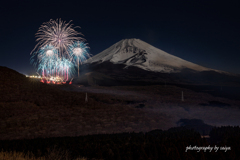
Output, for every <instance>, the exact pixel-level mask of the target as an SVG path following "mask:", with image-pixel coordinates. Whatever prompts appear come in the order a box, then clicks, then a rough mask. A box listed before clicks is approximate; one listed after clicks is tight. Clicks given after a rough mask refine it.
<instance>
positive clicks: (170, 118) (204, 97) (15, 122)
mask: <svg viewBox="0 0 240 160" xmlns="http://www.w3.org/2000/svg"><path fill="white" fill-rule="evenodd" d="M0 74H1V76H2V77H4V78H1V79H0V140H16V139H19V141H14V142H13V141H12V142H6V141H1V143H0V144H1V145H2V148H5V149H7V150H16V151H21V150H20V149H19V148H24V151H27V150H29V151H31V152H34V153H36V152H35V151H34V150H31V148H32V146H36V145H38V146H42V148H40V149H39V156H42V154H40V152H43V153H45V151H44V150H45V149H47V148H49V147H50V148H51V147H53V146H54V145H56V146H57V147H58V148H62V149H64V150H65V149H68V150H71V148H73V150H74V151H72V150H71V152H74V154H73V156H75V158H76V156H77V155H75V152H79V153H81V154H79V155H80V156H85V157H89V158H104V159H134V157H135V156H136V154H138V152H141V153H144V152H145V153H146V155H145V158H144V155H141V154H140V156H139V157H138V158H135V159H141V158H140V157H142V159H146V157H147V158H150V159H154V157H155V159H158V158H157V157H161V155H165V157H169V156H170V157H171V156H172V154H171V153H174V155H176V157H177V159H179V157H180V158H181V159H194V157H198V156H199V155H201V156H200V157H202V156H203V157H204V156H205V157H206V155H205V153H204V152H202V151H201V152H200V153H198V152H191V154H193V155H191V154H189V157H184V154H183V153H182V152H184V151H185V147H186V146H187V145H198V146H201V145H204V146H205V145H207V144H210V142H207V141H205V140H203V139H201V137H200V135H209V134H210V131H211V130H212V127H214V126H222V125H224V126H226V125H232V126H234V125H238V126H239V123H240V109H239V106H240V101H238V100H236V99H229V98H228V97H224V96H222V97H219V96H215V95H211V94H210V93H205V92H200V91H196V90H193V89H190V88H186V87H182V86H175V85H151V86H118V87H117V86H115V87H101V86H95V87H93V86H90V87H84V86H80V85H72V86H66V85H65V86H56V85H54V86H53V85H46V84H42V83H40V82H38V81H36V80H33V79H29V78H26V77H25V76H24V75H21V74H19V73H17V72H16V71H13V70H11V69H8V68H5V67H1V68H0ZM182 92H183V94H184V101H182V100H181V95H182ZM86 93H87V98H88V100H87V102H86ZM178 126H185V127H186V128H193V129H194V130H195V131H198V133H195V132H192V131H184V134H182V133H180V132H174V134H172V133H171V132H161V134H160V135H157V136H155V137H154V136H152V137H151V138H152V139H151V138H149V137H148V136H147V135H148V134H146V133H147V132H149V131H152V130H155V129H162V130H167V129H170V128H171V127H178ZM124 132H125V133H128V132H135V133H138V132H143V133H141V134H140V133H139V134H133V135H134V136H132V135H131V136H130V135H128V136H130V137H133V138H130V139H135V138H134V137H136V139H138V138H140V139H139V140H136V141H138V142H136V146H134V145H135V142H134V141H131V140H130V139H129V138H128V139H129V140H127V141H126V142H125V140H119V141H120V142H118V138H117V137H121V136H120V135H121V134H119V136H118V134H115V135H102V136H105V138H103V137H101V135H96V134H112V133H124ZM162 133H164V134H162ZM88 134H89V135H96V136H89V137H88V138H90V139H91V140H89V139H88V138H86V137H85V138H83V137H82V138H81V137H78V136H84V135H88ZM165 134H166V135H165ZM188 134H190V135H191V136H194V138H189V141H188V140H186V139H187V138H186V137H185V138H184V136H185V135H188ZM180 135H183V137H182V136H180ZM66 136H67V137H69V138H58V139H57V140H56V141H54V140H53V139H54V138H53V137H66ZM159 136H160V138H158V137H159ZM168 136H170V137H169V138H167V137H168ZM176 136H177V137H178V136H179V137H178V138H176ZM191 136H190V137H191ZM70 137H72V139H71V138H70ZM74 137H75V138H76V139H74ZM96 137H98V138H99V140H98V138H96ZM107 137H109V139H108V138H107ZM123 137H124V136H123ZM137 137H138V138H137ZM39 138H44V139H39ZM45 138H50V139H45ZM211 138H213V137H211ZM22 139H35V140H32V142H30V141H28V140H22ZM66 139H68V140H70V141H69V142H68V141H66V142H61V141H65V140H66ZM79 139H82V140H79ZM83 139H85V140H83ZM101 139H102V141H101ZM120 139H121V138H120ZM143 139H145V140H143ZM149 139H151V140H149ZM21 140H22V141H21ZM95 140H96V141H101V142H95ZM222 140H223V139H221V138H220V139H219V140H218V141H216V143H217V142H218V143H221V145H223V144H224V145H225V144H226V145H231V146H232V147H233V148H234V147H235V142H234V144H232V139H231V138H230V139H227V140H225V141H224V142H222ZM236 140H237V138H236ZM33 141H34V142H33ZM72 141H76V143H73V142H72ZM148 141H149V143H148ZM150 141H151V142H150ZM171 141H172V142H171ZM178 141H179V142H180V141H181V143H179V144H181V146H178V144H177V143H178ZM40 142H41V143H40ZM140 142H141V143H140ZM170 142H171V143H170ZM225 142H227V143H225ZM45 143H46V145H45ZM118 143H121V145H118ZM142 143H143V144H142ZM214 143H215V142H214ZM214 143H211V144H214ZM8 144H9V145H8ZM10 144H11V145H10ZM79 144H81V145H83V146H78V145H79ZM129 145H130V146H129ZM158 145H159V146H158ZM14 146H15V147H14ZM113 146H115V149H114V147H113ZM153 146H155V148H156V149H154V148H151V147H153ZM163 146H164V148H165V149H163ZM118 147H119V148H118ZM148 147H150V148H148ZM11 148H12V149H11ZM33 148H34V147H33ZM74 148H75V149H74ZM109 148H110V149H111V150H112V152H113V153H114V154H111V151H110V150H109ZM116 148H118V149H116ZM5 149H4V150H5ZM84 149H85V150H88V152H87V154H84V153H85V150H84ZM134 150H136V153H134V154H133V151H134ZM142 150H144V152H143V151H142ZM147 150H151V151H152V150H155V151H153V152H152V153H151V151H147ZM159 150H161V151H159ZM83 151H84V152H83ZM137 151H138V152H137ZM21 152H22V151H21ZM128 152H129V153H128ZM158 152H160V153H162V152H163V153H165V154H158V156H154V155H153V154H156V153H158ZM189 153H190V152H189ZM236 153H238V152H236V148H235V149H232V151H227V153H226V154H225V153H224V152H221V153H220V152H219V155H225V157H228V156H233V157H234V156H235V158H236V156H237V154H236ZM106 155H108V156H107V157H106ZM110 155H111V156H110ZM118 155H120V156H118ZM130 155H131V156H130ZM187 155H188V154H187ZM217 155H218V154H217ZM219 155H218V156H219ZM109 156H110V158H109ZM191 156H192V158H191ZM209 156H210V155H209ZM117 157H118V158H117ZM131 157H132V158H131ZM176 157H172V158H176ZM210 157H211V156H210ZM219 157H220V158H221V156H219Z"/></svg>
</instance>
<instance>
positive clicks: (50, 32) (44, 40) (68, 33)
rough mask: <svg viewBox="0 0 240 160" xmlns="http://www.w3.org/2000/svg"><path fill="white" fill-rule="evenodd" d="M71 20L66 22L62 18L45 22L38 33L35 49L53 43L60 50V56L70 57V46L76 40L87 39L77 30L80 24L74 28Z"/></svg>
mask: <svg viewBox="0 0 240 160" xmlns="http://www.w3.org/2000/svg"><path fill="white" fill-rule="evenodd" d="M70 23H71V21H69V22H68V23H66V22H65V21H61V19H57V20H56V21H55V20H52V19H51V20H50V21H48V22H44V23H43V24H42V25H41V26H40V28H39V30H38V32H37V33H36V37H37V40H36V41H37V42H38V43H37V45H36V46H35V48H34V50H39V49H40V48H41V47H43V46H45V45H48V44H51V45H53V46H54V47H55V48H56V49H57V50H58V52H59V56H60V57H65V58H69V54H68V47H69V46H70V45H72V44H73V43H74V42H75V41H80V40H81V41H84V40H85V39H84V38H82V37H79V35H82V36H83V34H82V33H80V32H77V31H76V30H75V28H80V27H78V26H76V27H74V28H73V24H70Z"/></svg>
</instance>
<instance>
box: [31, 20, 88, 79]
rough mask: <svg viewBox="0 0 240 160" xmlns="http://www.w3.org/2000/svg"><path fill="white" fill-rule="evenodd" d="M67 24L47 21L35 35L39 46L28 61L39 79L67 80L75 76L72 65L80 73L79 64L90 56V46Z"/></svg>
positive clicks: (58, 21) (59, 21)
mask: <svg viewBox="0 0 240 160" xmlns="http://www.w3.org/2000/svg"><path fill="white" fill-rule="evenodd" d="M70 22H71V21H70ZM70 22H69V23H66V22H63V21H61V19H59V20H58V19H57V20H56V21H54V20H50V21H49V22H45V23H43V24H42V25H41V26H40V28H39V30H38V32H37V33H36V37H37V41H38V43H37V45H36V46H35V48H34V49H33V51H32V52H31V54H32V53H33V54H32V57H31V59H30V61H31V63H32V64H33V65H34V66H35V67H36V68H37V71H38V72H40V73H41V74H42V77H49V79H54V77H55V78H56V77H58V79H59V77H60V79H62V81H67V80H68V79H69V76H71V75H72V74H73V73H74V65H76V66H78V70H79V62H80V63H81V64H82V62H83V61H84V60H86V59H87V58H89V57H90V55H89V53H88V51H89V47H88V46H87V44H86V43H84V42H83V41H84V40H85V39H84V38H82V37H77V36H78V35H82V34H81V33H80V32H77V31H76V30H74V28H73V27H72V26H73V25H72V24H70ZM75 28H77V27H75ZM79 28H80V27H79Z"/></svg>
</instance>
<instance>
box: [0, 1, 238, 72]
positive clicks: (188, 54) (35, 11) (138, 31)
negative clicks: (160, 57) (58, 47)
mask: <svg viewBox="0 0 240 160" xmlns="http://www.w3.org/2000/svg"><path fill="white" fill-rule="evenodd" d="M239 8H240V2H238V1H237V0H231V1H216V0H206V1H204V0H198V1H195V0H190V1H185V0H175V1H170V0H167V1H161V0H158V1H151V0H147V1H141V0H139V1H116V0H110V1H106V0H94V1H91V0H86V1H81V0H78V1H70V0H65V1H63V0H57V1H50V0H49V1H48V0H16V1H12V0H8V1H1V4H0V18H1V22H0V28H1V30H0V35H1V38H0V41H1V43H0V44H1V51H0V66H6V67H9V68H11V69H14V70H17V71H18V72H20V73H23V74H30V73H31V72H33V71H34V69H33V66H32V65H30V61H29V59H30V52H31V51H32V50H33V48H34V46H35V45H36V44H37V43H36V38H35V33H36V32H37V31H38V28H39V27H40V25H41V24H42V23H43V22H47V21H49V20H50V19H54V20H56V19H57V18H61V19H62V20H64V21H66V22H69V21H70V20H73V21H72V23H73V24H74V26H80V27H81V29H78V31H80V32H81V33H82V34H84V38H85V39H86V40H87V43H88V44H89V47H90V48H91V50H90V52H91V54H92V55H95V54H98V53H100V52H101V51H103V50H104V49H107V48H108V47H110V46H111V45H113V44H114V43H116V42H118V41H120V40H122V39H126V38H138V39H141V40H143V41H145V42H147V43H149V44H151V45H153V46H155V47H157V48H159V49H161V50H164V51H166V52H168V53H170V54H172V55H175V56H178V57H180V58H182V59H185V60H188V61H191V62H193V63H196V64H199V65H202V66H205V67H209V68H213V69H218V70H223V71H228V72H232V73H238V74H240V63H239V61H240V9H239Z"/></svg>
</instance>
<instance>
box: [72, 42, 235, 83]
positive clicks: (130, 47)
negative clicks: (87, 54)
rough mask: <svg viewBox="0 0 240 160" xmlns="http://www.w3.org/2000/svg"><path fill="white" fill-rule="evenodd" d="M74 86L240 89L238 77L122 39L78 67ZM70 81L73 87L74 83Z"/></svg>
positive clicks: (144, 43)
mask: <svg viewBox="0 0 240 160" xmlns="http://www.w3.org/2000/svg"><path fill="white" fill-rule="evenodd" d="M80 75H81V76H80V77H78V78H76V79H75V80H74V81H75V83H81V84H87V85H108V86H109V85H110V86H111V85H149V84H165V83H166V82H168V84H169V83H172V84H187V85H189V84H197V85H199V84H201V85H202V84H207V85H239V86H240V76H239V75H236V74H232V73H228V72H225V71H220V70H215V69H211V68H207V67H204V66H200V65H198V64H194V63H192V62H189V61H186V60H184V59H181V58H179V57H176V56H174V55H171V54H169V53H166V52H164V51H162V50H160V49H158V48H156V47H153V46H152V45H150V44H148V43H146V42H143V41H142V40H140V39H123V40H121V41H119V42H117V43H115V44H114V45H112V46H110V47H109V48H107V49H106V50H104V51H102V52H101V53H99V54H97V55H95V56H93V57H91V58H90V59H88V60H87V61H85V62H84V64H83V65H82V66H81V67H80ZM74 81H73V83H74Z"/></svg>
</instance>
